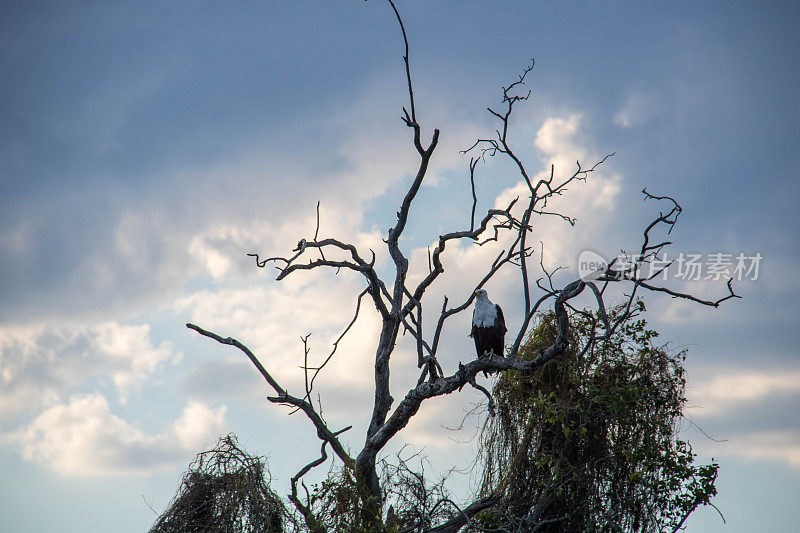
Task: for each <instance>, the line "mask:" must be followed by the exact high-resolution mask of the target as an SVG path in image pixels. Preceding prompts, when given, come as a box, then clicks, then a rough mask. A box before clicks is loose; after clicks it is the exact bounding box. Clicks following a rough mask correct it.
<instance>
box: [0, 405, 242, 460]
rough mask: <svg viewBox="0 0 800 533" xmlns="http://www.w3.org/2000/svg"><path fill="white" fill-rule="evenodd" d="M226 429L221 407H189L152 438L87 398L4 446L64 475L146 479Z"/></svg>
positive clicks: (50, 413) (8, 437)
mask: <svg viewBox="0 0 800 533" xmlns="http://www.w3.org/2000/svg"><path fill="white" fill-rule="evenodd" d="M225 427H226V422H225V407H219V408H217V409H212V408H210V407H208V406H207V405H206V404H204V403H202V402H190V403H188V404H187V405H186V407H184V409H183V411H182V413H181V415H180V417H179V418H178V419H177V420H175V421H174V422H173V423H172V424H171V425H170V426H168V427H167V428H166V429H164V431H162V432H161V433H158V434H155V435H151V434H147V433H145V432H144V431H142V430H141V429H139V428H137V427H136V426H135V425H133V424H131V423H129V422H128V421H126V420H124V419H122V418H120V417H118V416H116V415H114V414H113V413H111V411H110V409H109V405H108V402H107V401H106V399H105V398H104V397H103V396H102V395H100V394H88V395H74V396H72V397H70V399H69V402H68V403H66V404H58V405H54V406H52V407H50V408H49V409H47V410H46V411H44V412H43V413H41V414H40V415H39V416H38V417H36V418H35V419H34V420H33V421H32V422H31V423H30V424H29V425H27V426H26V427H24V428H22V429H20V430H17V431H14V432H12V433H7V434H5V435H2V441H3V442H5V443H6V444H11V445H13V446H15V447H17V448H18V449H19V450H20V451H21V453H22V456H23V457H24V458H25V459H26V460H28V461H33V462H35V463H37V464H39V465H41V466H43V467H45V468H48V469H50V470H53V471H55V472H58V473H60V474H63V475H70V476H127V475H148V474H152V473H154V472H157V471H161V470H167V469H170V468H172V467H173V466H174V465H175V463H176V462H182V461H183V460H184V459H185V457H186V456H187V455H191V454H192V453H195V452H196V451H197V449H198V448H200V447H201V446H202V445H203V444H204V443H206V442H210V441H213V440H214V439H215V438H217V437H218V436H219V435H220V434H221V433H223V432H224V431H225Z"/></svg>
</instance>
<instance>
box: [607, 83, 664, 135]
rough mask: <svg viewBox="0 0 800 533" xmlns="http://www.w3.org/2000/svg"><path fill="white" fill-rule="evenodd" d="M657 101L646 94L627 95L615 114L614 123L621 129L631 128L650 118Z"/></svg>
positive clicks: (654, 111) (653, 113)
mask: <svg viewBox="0 0 800 533" xmlns="http://www.w3.org/2000/svg"><path fill="white" fill-rule="evenodd" d="M657 106H658V103H657V102H656V100H655V99H654V98H653V97H651V96H648V95H645V94H642V93H638V92H636V93H633V94H631V95H630V96H628V98H627V100H625V103H624V104H623V105H622V109H620V110H619V111H618V112H617V114H616V115H614V124H615V125H616V126H618V127H620V128H622V129H632V128H635V127H637V126H641V125H642V124H644V123H645V122H647V121H648V120H650V119H651V118H652V117H653V116H654V115H655V113H656V111H657Z"/></svg>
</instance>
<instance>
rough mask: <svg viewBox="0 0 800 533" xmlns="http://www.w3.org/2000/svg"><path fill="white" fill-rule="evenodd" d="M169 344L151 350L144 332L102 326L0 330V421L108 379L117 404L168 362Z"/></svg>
mask: <svg viewBox="0 0 800 533" xmlns="http://www.w3.org/2000/svg"><path fill="white" fill-rule="evenodd" d="M178 357H179V354H176V353H175V352H174V350H173V347H172V345H171V344H170V343H169V342H162V343H160V344H159V345H157V346H156V345H154V343H153V341H152V339H151V338H150V326H149V325H146V324H143V325H122V324H120V323H118V322H116V321H106V322H101V323H98V324H91V325H83V326H78V325H71V326H70V325H53V324H38V325H29V326H4V327H2V328H0V383H2V387H0V420H9V419H12V418H13V417H15V416H17V415H19V414H22V413H30V412H35V411H37V410H38V409H41V408H42V407H46V406H48V405H52V404H53V403H55V402H57V401H60V400H61V398H62V397H63V395H64V394H67V393H69V392H70V391H73V390H75V389H76V388H78V387H81V386H84V385H86V384H87V383H89V382H90V381H91V380H93V379H103V378H105V377H109V378H110V379H111V380H112V381H113V383H114V385H115V386H116V388H117V392H118V394H119V397H120V400H121V401H123V402H124V401H126V400H127V398H128V396H129V394H130V393H131V391H132V390H134V389H135V388H136V387H138V386H140V385H141V384H142V383H143V382H145V381H146V380H147V379H148V378H149V377H150V376H152V375H153V374H154V373H155V372H156V371H157V369H158V368H159V367H160V366H161V365H163V364H164V363H166V362H168V361H176V360H177V358H178Z"/></svg>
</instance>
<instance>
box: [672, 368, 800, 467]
mask: <svg viewBox="0 0 800 533" xmlns="http://www.w3.org/2000/svg"><path fill="white" fill-rule="evenodd" d="M687 394H688V397H689V404H690V407H689V408H687V410H686V412H687V414H688V416H689V417H690V418H691V419H692V420H693V421H695V422H696V423H697V424H698V425H699V426H700V427H702V428H703V430H704V431H706V432H708V433H710V434H712V435H713V436H714V438H715V439H718V440H722V442H720V443H716V442H711V441H709V440H708V439H704V438H700V439H698V440H697V441H696V442H697V444H698V449H700V450H702V451H704V453H706V454H707V455H733V456H738V457H744V458H746V459H753V460H771V461H779V462H786V463H788V464H790V465H792V466H793V467H795V468H800V416H798V414H799V413H800V409H798V407H800V372H798V371H796V370H789V371H784V372H778V371H772V372H764V371H755V370H751V371H740V372H735V373H727V374H720V375H715V376H711V377H710V378H709V379H706V380H701V381H699V382H698V383H696V384H693V385H691V386H690V387H689V388H688V390H687Z"/></svg>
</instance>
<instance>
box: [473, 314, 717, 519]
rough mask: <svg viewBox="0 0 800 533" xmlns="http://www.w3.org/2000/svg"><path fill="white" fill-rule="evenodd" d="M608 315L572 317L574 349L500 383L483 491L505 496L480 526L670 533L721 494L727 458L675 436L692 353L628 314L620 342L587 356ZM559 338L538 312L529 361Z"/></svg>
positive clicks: (487, 431) (549, 317)
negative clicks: (716, 459)
mask: <svg viewBox="0 0 800 533" xmlns="http://www.w3.org/2000/svg"><path fill="white" fill-rule="evenodd" d="M637 309H638V311H643V310H644V306H643V305H642V304H641V303H639V304H638V306H637ZM622 312H625V311H624V310H622V309H620V310H616V311H615V312H614V313H612V316H611V319H612V322H613V319H615V318H616V317H617V316H618V315H619V313H622ZM598 319H599V316H597V315H593V314H591V313H588V312H578V313H574V314H573V315H572V316H571V317H570V322H571V324H570V325H571V327H570V331H571V337H570V339H569V349H568V350H566V352H565V353H563V354H562V355H561V356H560V357H558V358H556V359H554V360H552V361H550V362H548V363H547V364H546V365H544V366H543V367H541V368H539V369H537V370H536V371H534V372H528V373H523V372H517V371H509V372H506V373H505V374H503V375H502V376H501V377H500V378H499V380H498V381H497V383H496V385H495V387H494V390H493V394H494V396H495V398H496V403H497V412H498V416H496V417H494V418H490V419H489V420H487V423H486V425H485V427H484V430H483V433H482V442H481V444H482V446H481V454H482V461H481V464H482V465H483V477H482V487H481V491H482V493H483V494H484V495H490V494H491V495H495V496H498V497H499V498H500V503H499V505H497V506H496V507H495V508H493V509H492V510H491V511H487V512H485V513H484V514H483V515H482V516H481V517H480V522H481V525H482V526H484V527H493V528H496V529H498V530H500V531H528V530H531V529H533V528H534V527H537V529H536V530H537V531H540V532H541V531H544V532H548V531H553V532H554V531H560V532H567V531H576V532H577V531H580V532H650V531H653V532H655V531H663V530H668V531H671V530H673V529H675V528H676V527H679V526H680V525H681V524H682V523H683V521H684V520H685V518H686V517H687V516H688V515H689V514H690V513H691V512H692V511H693V510H694V509H695V508H696V507H697V506H699V505H705V504H708V503H709V501H710V499H711V497H713V496H714V495H715V494H716V489H715V487H714V482H715V480H716V475H717V464H716V463H712V464H710V465H705V466H696V465H694V457H695V454H694V453H692V450H691V447H690V446H689V444H688V443H686V442H684V441H682V440H680V439H678V438H677V430H678V424H679V423H680V421H681V420H682V410H683V406H684V404H685V402H686V398H685V395H684V389H685V383H686V382H685V378H684V368H683V361H684V358H685V352H684V351H679V352H677V353H675V352H672V351H670V350H668V349H667V348H666V347H665V346H657V345H655V344H654V341H655V339H656V337H657V335H658V334H657V333H656V332H655V331H652V330H649V329H647V327H646V322H645V321H644V320H643V319H638V320H630V321H624V323H623V326H622V329H621V331H619V333H618V334H616V335H614V336H613V337H612V338H611V339H610V340H600V341H599V342H596V343H591V344H590V345H589V346H590V347H589V349H587V350H586V351H582V349H583V346H585V345H586V341H587V339H588V336H589V335H590V332H591V331H593V330H594V323H595V322H596V321H597V320H598ZM555 335H556V324H555V316H554V315H553V314H552V313H550V314H544V315H542V316H540V317H539V322H538V325H537V327H536V328H535V330H534V331H533V332H532V333H531V335H530V336H529V337H528V339H527V340H526V342H525V344H524V345H523V346H522V348H521V349H520V357H523V358H527V359H530V358H534V357H536V356H537V355H538V354H539V353H540V352H541V350H542V349H544V348H545V347H546V346H549V345H551V344H552V342H553V340H554V338H555Z"/></svg>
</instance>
